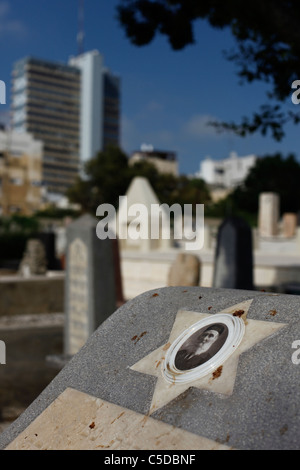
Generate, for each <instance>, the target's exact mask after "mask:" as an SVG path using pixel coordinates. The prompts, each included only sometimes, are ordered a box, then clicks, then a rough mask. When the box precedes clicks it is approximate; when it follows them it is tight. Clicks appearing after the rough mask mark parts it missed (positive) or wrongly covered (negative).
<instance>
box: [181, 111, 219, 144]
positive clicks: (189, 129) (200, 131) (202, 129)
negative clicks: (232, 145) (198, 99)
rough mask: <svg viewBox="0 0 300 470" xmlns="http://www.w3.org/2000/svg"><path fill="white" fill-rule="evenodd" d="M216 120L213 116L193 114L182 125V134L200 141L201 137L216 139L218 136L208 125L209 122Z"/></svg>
mask: <svg viewBox="0 0 300 470" xmlns="http://www.w3.org/2000/svg"><path fill="white" fill-rule="evenodd" d="M217 120H218V119H217V118H215V117H214V116H210V115H207V114H195V115H194V116H192V117H191V118H190V119H189V120H188V121H187V122H186V123H185V124H184V125H183V128H182V130H183V134H184V135H186V136H187V137H190V138H194V139H202V138H203V137H213V138H217V137H219V136H220V134H219V133H218V132H217V131H216V129H215V128H214V127H213V126H211V125H209V122H213V121H217Z"/></svg>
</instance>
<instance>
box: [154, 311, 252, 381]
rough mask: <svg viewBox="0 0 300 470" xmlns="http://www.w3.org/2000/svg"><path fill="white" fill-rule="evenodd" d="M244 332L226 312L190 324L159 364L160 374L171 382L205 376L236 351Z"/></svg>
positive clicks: (241, 321) (235, 319)
mask: <svg viewBox="0 0 300 470" xmlns="http://www.w3.org/2000/svg"><path fill="white" fill-rule="evenodd" d="M244 334H245V323H244V321H243V320H242V319H241V318H239V317H234V316H232V315H230V314H226V313H223V314H222V313H220V314H216V315H212V316H209V317H207V318H204V319H203V320H200V321H198V322H197V323H194V324H193V325H192V326H190V327H189V328H187V329H186V330H185V331H183V333H181V335H179V336H178V338H177V339H176V340H175V341H174V342H173V343H172V345H171V346H170V348H169V349H168V351H167V354H166V356H165V360H164V363H163V366H162V374H163V377H164V378H165V380H167V382H169V383H172V384H173V383H187V382H193V381H195V380H198V379H200V378H202V377H205V376H206V375H208V374H210V373H212V372H213V371H215V370H216V369H217V368H218V367H220V366H221V365H222V364H223V363H224V362H225V361H226V359H228V357H229V356H231V354H233V353H234V351H236V349H237V348H238V346H239V345H240V343H241V341H242V339H243V336H244Z"/></svg>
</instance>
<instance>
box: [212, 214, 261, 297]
mask: <svg viewBox="0 0 300 470" xmlns="http://www.w3.org/2000/svg"><path fill="white" fill-rule="evenodd" d="M213 287H225V288H233V289H253V255H252V232H251V228H250V227H249V226H248V224H247V223H246V222H245V221H244V220H243V219H241V218H240V217H235V216H229V217H227V218H226V219H225V220H224V221H223V223H222V224H221V225H220V227H219V230H218V237H217V247H216V253H215V264H214V276H213Z"/></svg>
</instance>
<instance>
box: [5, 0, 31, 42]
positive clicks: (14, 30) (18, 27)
mask: <svg viewBox="0 0 300 470" xmlns="http://www.w3.org/2000/svg"><path fill="white" fill-rule="evenodd" d="M10 13H11V7H10V3H9V2H8V1H0V36H4V35H11V34H13V35H23V34H24V33H25V32H26V27H25V25H24V24H23V22H22V21H20V20H18V19H13V18H10Z"/></svg>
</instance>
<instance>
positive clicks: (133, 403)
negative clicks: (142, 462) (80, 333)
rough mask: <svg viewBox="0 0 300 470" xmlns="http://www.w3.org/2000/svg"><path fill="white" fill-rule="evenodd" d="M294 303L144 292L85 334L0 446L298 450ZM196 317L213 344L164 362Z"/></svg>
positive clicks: (273, 297) (298, 336) (255, 295)
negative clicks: (185, 362)
mask: <svg viewBox="0 0 300 470" xmlns="http://www.w3.org/2000/svg"><path fill="white" fill-rule="evenodd" d="M299 311H300V298H299V296H290V295H279V294H272V293H267V292H257V291H246V290H233V289H209V288H201V287H185V288H184V289H183V288H182V287H168V288H163V289H158V290H155V291H150V292H145V293H144V294H142V295H140V296H139V297H137V298H136V299H133V300H132V301H129V302H127V303H126V304H125V305H123V306H122V307H121V308H120V309H118V310H117V311H116V312H115V313H114V314H113V315H111V316H110V317H109V318H108V319H107V320H106V321H105V322H104V323H103V324H102V325H101V326H100V327H99V328H98V329H97V331H96V332H94V333H93V334H92V335H91V337H90V338H89V339H88V341H87V343H86V344H85V345H84V347H83V348H82V349H81V350H80V351H79V353H77V354H76V355H75V356H74V357H73V358H72V359H71V361H70V362H69V363H68V364H67V365H66V366H65V367H64V369H63V370H62V371H61V372H60V373H59V374H58V375H57V376H56V377H55V379H54V380H53V381H52V382H51V384H49V386H48V387H47V388H46V389H45V390H44V391H43V392H42V393H41V395H40V396H39V397H38V398H37V399H36V400H35V401H34V402H33V403H32V404H31V405H30V407H29V408H28V409H27V410H26V411H25V412H24V413H23V414H22V415H21V416H20V417H19V418H18V419H17V420H16V421H15V422H14V423H13V424H12V425H11V426H10V427H9V428H8V429H7V430H6V431H5V432H4V433H3V434H2V435H0V448H1V449H6V448H7V449H50V448H51V449H106V450H108V451H110V450H113V449H139V448H140V449H166V450H168V449H181V450H182V449H241V450H260V449H264V450H266V449H275V450H281V449H298V448H299V442H300V387H299V381H300V380H299V377H300V376H299V371H300V346H299V344H300V316H299ZM203 325H205V327H208V328H209V329H210V331H211V335H212V336H216V334H217V333H218V332H217V330H219V338H218V340H221V343H222V341H224V339H225V343H223V346H222V344H221V343H220V341H219V345H218V348H217V349H215V350H214V352H212V353H211V357H210V359H209V358H207V360H206V362H204V363H203V364H200V365H199V366H197V367H196V368H194V369H191V370H184V367H183V368H182V370H181V371H180V370H179V372H178V371H176V370H174V361H173V359H174V352H175V353H176V348H178V349H179V351H182V350H184V349H188V347H187V344H186V343H187V341H188V339H189V338H190V339H191V337H192V336H193V335H194V334H195V332H197V331H199V332H200V333H201V335H202V336H204V335H203ZM222 326H223V332H221V327H222ZM225 327H226V328H227V332H226V331H225V330H226V328H225ZM201 331H202V332H201ZM214 339H216V338H214ZM178 341H179V342H178ZM210 341H212V340H211V338H210ZM207 344H208V343H207ZM216 344H217V341H215V344H214V347H215V346H216ZM210 347H212V345H211V346H210ZM206 349H208V348H206ZM206 352H207V351H206ZM189 354H191V351H190V352H189ZM187 359H188V358H187ZM209 361H212V362H213V364H212V362H211V363H210V366H211V368H210V370H206V374H204V375H203V371H204V370H205V368H206V367H207V365H208V363H209ZM175 364H176V357H175ZM5 367H9V364H7V365H6V366H5ZM178 367H181V366H180V365H178ZM191 371H192V372H193V374H194V376H193V377H188V375H189V374H190V372H191ZM169 372H170V374H169ZM197 374H199V375H197ZM172 375H174V377H172ZM182 378H183V379H184V380H181V379H182Z"/></svg>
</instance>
